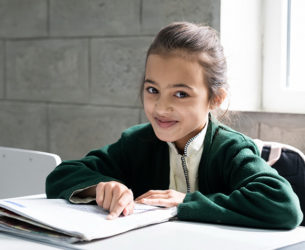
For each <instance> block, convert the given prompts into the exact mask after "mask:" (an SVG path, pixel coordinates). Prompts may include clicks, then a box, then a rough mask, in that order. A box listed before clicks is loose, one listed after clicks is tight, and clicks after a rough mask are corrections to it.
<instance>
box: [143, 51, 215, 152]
mask: <svg viewBox="0 0 305 250" xmlns="http://www.w3.org/2000/svg"><path fill="white" fill-rule="evenodd" d="M204 79H205V78H204V70H203V67H202V66H201V65H200V64H199V60H198V59H197V58H196V57H188V58H185V57H182V56H180V55H177V54H167V55H156V54H151V55H149V56H148V58H147V63H146V71H145V80H144V93H143V101H144V110H145V114H146V116H147V118H148V120H149V121H150V123H151V124H152V127H153V129H154V132H155V134H156V136H157V137H158V138H159V139H160V140H162V141H167V142H174V143H175V145H176V147H177V148H178V150H183V149H184V146H185V144H186V143H187V141H188V140H189V139H190V138H192V137H194V136H195V135H196V134H198V133H199V132H200V131H201V130H202V129H203V127H204V126H205V124H206V121H207V117H208V113H209V99H208V89H207V87H206V84H205V80H204Z"/></svg>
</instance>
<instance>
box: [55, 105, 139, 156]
mask: <svg viewBox="0 0 305 250" xmlns="http://www.w3.org/2000/svg"><path fill="white" fill-rule="evenodd" d="M138 122H139V110H138V109H131V108H114V107H99V106H83V105H79V106H76V105H51V106H50V107H49V125H50V131H49V133H50V134H49V135H50V137H49V140H50V149H51V151H52V152H54V153H57V154H59V155H65V158H67V159H76V158H79V157H81V156H84V155H85V154H86V153H88V152H89V151H90V150H92V149H96V148H100V147H102V146H105V145H107V144H109V143H113V142H115V141H116V140H117V139H118V138H119V137H120V135H121V133H122V131H123V130H125V129H126V128H128V127H130V126H132V125H134V124H137V123H138Z"/></svg>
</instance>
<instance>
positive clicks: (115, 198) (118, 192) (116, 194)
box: [109, 185, 122, 211]
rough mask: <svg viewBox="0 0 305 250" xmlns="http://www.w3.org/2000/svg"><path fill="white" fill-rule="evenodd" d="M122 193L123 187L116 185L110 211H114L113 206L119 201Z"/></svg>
mask: <svg viewBox="0 0 305 250" xmlns="http://www.w3.org/2000/svg"><path fill="white" fill-rule="evenodd" d="M121 194H122V187H120V186H119V185H116V186H114V187H113V189H112V200H111V204H110V208H109V211H113V208H114V206H115V205H116V203H117V202H118V199H119V198H120V196H121Z"/></svg>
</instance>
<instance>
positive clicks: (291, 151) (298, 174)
mask: <svg viewBox="0 0 305 250" xmlns="http://www.w3.org/2000/svg"><path fill="white" fill-rule="evenodd" d="M254 141H255V143H256V144H257V146H258V148H259V149H260V152H261V156H262V158H263V159H264V160H265V161H267V162H268V163H269V165H270V166H272V167H273V168H275V169H276V170H277V171H278V173H279V174H280V175H281V176H283V177H285V178H286V179H287V180H288V181H289V182H290V184H291V186H292V188H293V190H294V192H295V193H296V194H297V196H298V197H299V200H300V205H301V209H302V212H303V214H304V217H305V155H304V154H303V153H302V152H301V151H300V150H298V149H297V148H295V147H292V146H290V145H286V144H282V143H277V142H265V141H261V140H257V139H256V140H254ZM301 226H305V218H304V219H303V221H302V223H301Z"/></svg>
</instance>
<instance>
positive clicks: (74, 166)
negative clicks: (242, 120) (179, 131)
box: [46, 118, 303, 229]
mask: <svg viewBox="0 0 305 250" xmlns="http://www.w3.org/2000/svg"><path fill="white" fill-rule="evenodd" d="M169 173H170V166H169V148H168V145H167V143H166V142H163V141H160V140H159V139H158V138H157V137H156V136H155V134H154V131H153V129H152V127H151V125H150V124H141V125H137V126H134V127H131V128H129V129H127V130H125V131H124V132H123V133H122V136H121V138H120V139H119V140H118V141H117V142H116V143H114V144H111V145H107V146H105V147H103V148H101V149H98V150H94V151H91V152H90V153H89V154H88V155H87V156H85V157H84V158H82V159H80V160H76V161H64V162H63V163H61V164H60V165H59V166H58V167H57V168H56V169H55V170H54V171H53V172H51V173H50V174H49V176H48V177H47V180H46V193H47V197H48V198H63V199H66V200H69V198H70V196H71V194H72V193H73V192H74V191H75V190H78V189H82V188H86V187H89V186H92V185H95V184H97V183H99V182H105V181H112V180H116V181H120V182H121V183H124V184H125V185H126V186H127V187H129V188H130V189H131V190H132V191H133V193H134V197H138V196H139V195H141V194H143V193H145V192H147V191H148V190H151V189H153V190H158V189H161V190H166V189H168V188H169V179H170V178H169ZM198 178H199V190H198V191H196V192H193V193H187V194H186V197H185V199H184V201H183V203H181V204H180V205H179V206H178V218H179V219H181V220H190V221H202V222H211V223H222V224H231V225H239V226H248V227H259V228H283V229H284V228H286V229H290V228H294V227H296V226H298V225H299V224H300V223H301V221H302V218H303V214H302V211H301V209H300V204H299V200H298V198H297V196H296V194H295V193H294V192H293V190H292V188H291V186H290V184H289V183H288V182H287V181H286V180H285V179H284V178H283V177H281V176H279V175H278V173H277V172H276V170H274V169H273V168H271V167H270V166H268V165H267V164H266V162H265V161H264V160H263V159H262V158H261V157H260V156H259V152H258V150H257V147H256V146H255V144H254V143H253V142H252V140H250V139H249V138H247V137H246V136H244V135H242V134H240V133H238V132H236V131H234V130H232V129H230V128H228V127H226V126H224V125H222V124H220V123H218V122H217V121H216V120H214V119H213V118H211V120H210V122H209V126H208V129H207V133H206V136H205V140H204V149H203V153H202V157H201V160H200V164H199V169H198Z"/></svg>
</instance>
